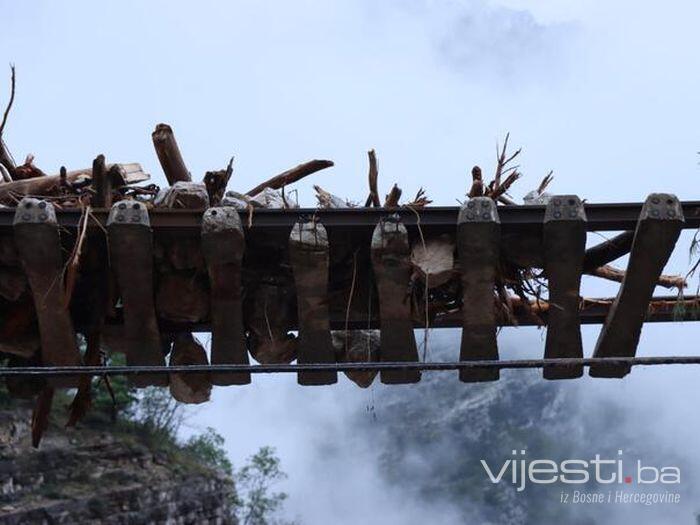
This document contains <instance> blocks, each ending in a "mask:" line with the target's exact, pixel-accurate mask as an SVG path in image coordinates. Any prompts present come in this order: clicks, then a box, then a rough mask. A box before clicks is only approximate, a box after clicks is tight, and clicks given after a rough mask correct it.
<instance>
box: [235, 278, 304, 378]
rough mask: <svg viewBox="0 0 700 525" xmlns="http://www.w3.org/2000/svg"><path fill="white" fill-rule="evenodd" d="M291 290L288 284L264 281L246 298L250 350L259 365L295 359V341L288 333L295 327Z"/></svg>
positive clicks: (288, 361) (245, 306)
mask: <svg viewBox="0 0 700 525" xmlns="http://www.w3.org/2000/svg"><path fill="white" fill-rule="evenodd" d="M290 284H291V283H290ZM292 290H293V289H292V287H291V286H290V285H288V284H287V283H284V284H282V283H269V282H263V283H260V284H259V285H258V286H257V287H256V288H255V289H253V290H251V292H250V294H249V295H247V301H246V303H245V304H244V312H245V315H246V319H245V322H246V326H247V327H248V331H249V340H248V343H249V349H250V353H251V355H252V356H253V357H254V358H255V359H256V360H257V361H258V362H259V363H260V364H263V365H267V364H280V363H291V362H292V361H294V359H296V357H297V346H298V340H297V339H296V338H295V337H294V336H293V335H291V334H290V333H289V331H290V330H291V329H292V328H291V327H293V326H294V319H293V309H294V294H293V291H292Z"/></svg>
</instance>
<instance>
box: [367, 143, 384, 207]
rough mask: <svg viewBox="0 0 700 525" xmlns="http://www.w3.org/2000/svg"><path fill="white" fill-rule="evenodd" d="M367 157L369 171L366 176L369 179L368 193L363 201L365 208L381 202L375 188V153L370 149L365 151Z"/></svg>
mask: <svg viewBox="0 0 700 525" xmlns="http://www.w3.org/2000/svg"><path fill="white" fill-rule="evenodd" d="M367 157H368V158H369V173H368V174H367V178H368V179H369V195H368V196H367V200H366V201H365V208H367V207H369V206H374V207H375V208H379V207H380V206H381V202H380V201H379V190H378V189H377V180H378V178H379V169H378V168H377V154H376V153H375V152H374V150H373V149H371V150H369V151H368V152H367Z"/></svg>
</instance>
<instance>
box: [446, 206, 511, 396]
mask: <svg viewBox="0 0 700 525" xmlns="http://www.w3.org/2000/svg"><path fill="white" fill-rule="evenodd" d="M500 233H501V232H500V222H499V218H498V211H497V209H496V203H495V202H494V201H493V200H492V199H490V198H489V197H474V198H471V199H469V201H468V202H467V203H466V204H465V205H464V206H462V208H461V209H460V211H459V218H458V220H457V250H458V253H459V264H460V270H461V279H462V342H461V346H460V353H459V360H460V361H472V360H479V359H498V343H497V341H496V308H495V304H494V303H495V297H494V288H495V286H496V275H497V270H498V259H499V244H500ZM498 378H499V370H498V369H496V368H471V369H463V370H460V371H459V379H460V381H464V382H475V381H495V380H496V379H498Z"/></svg>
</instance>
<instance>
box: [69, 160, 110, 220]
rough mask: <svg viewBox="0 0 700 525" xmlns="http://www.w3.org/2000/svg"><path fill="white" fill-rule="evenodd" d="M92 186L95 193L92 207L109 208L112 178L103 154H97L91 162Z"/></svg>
mask: <svg viewBox="0 0 700 525" xmlns="http://www.w3.org/2000/svg"><path fill="white" fill-rule="evenodd" d="M66 175H67V174H66ZM92 187H93V189H94V190H95V195H93V197H92V205H93V207H95V208H111V207H112V180H111V177H110V175H109V174H108V173H107V168H106V166H105V156H104V155H98V156H97V157H95V160H94V161H93V162H92Z"/></svg>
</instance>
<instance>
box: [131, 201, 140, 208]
mask: <svg viewBox="0 0 700 525" xmlns="http://www.w3.org/2000/svg"><path fill="white" fill-rule="evenodd" d="M132 208H133V209H135V210H138V209H140V208H141V205H140V204H139V203H138V202H135V203H134V205H133V206H132Z"/></svg>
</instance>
